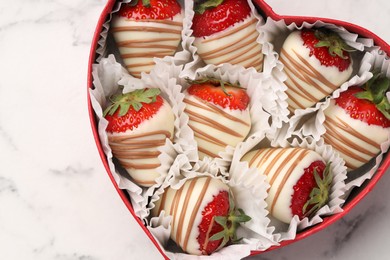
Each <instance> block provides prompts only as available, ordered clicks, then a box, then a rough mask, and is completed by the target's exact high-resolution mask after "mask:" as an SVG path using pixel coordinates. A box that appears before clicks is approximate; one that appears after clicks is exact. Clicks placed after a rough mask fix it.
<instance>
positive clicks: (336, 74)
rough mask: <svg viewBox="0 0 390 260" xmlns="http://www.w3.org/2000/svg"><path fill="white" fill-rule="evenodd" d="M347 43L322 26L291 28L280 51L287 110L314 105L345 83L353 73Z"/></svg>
mask: <svg viewBox="0 0 390 260" xmlns="http://www.w3.org/2000/svg"><path fill="white" fill-rule="evenodd" d="M351 51H353V48H352V47H350V46H348V45H347V44H346V43H345V42H344V40H343V39H342V38H341V37H340V36H339V35H338V34H337V33H336V32H333V31H330V30H327V29H324V28H317V29H302V30H300V31H298V30H297V31H293V32H292V33H290V35H289V36H288V37H287V38H286V40H285V42H284V43H283V46H282V49H281V51H280V61H281V62H282V63H283V64H284V72H285V73H286V75H287V80H286V81H285V84H286V86H287V91H286V94H287V96H288V99H287V102H288V104H289V107H288V108H289V110H290V112H291V113H294V112H295V110H296V109H305V108H308V107H311V106H313V105H314V104H316V103H317V102H319V101H320V100H321V99H323V98H324V97H326V96H328V95H329V94H331V93H332V92H333V91H334V90H335V89H337V88H339V87H340V86H341V84H342V83H344V82H346V81H347V80H348V78H349V77H350V76H351V74H352V58H351V56H350V54H349V52H351Z"/></svg>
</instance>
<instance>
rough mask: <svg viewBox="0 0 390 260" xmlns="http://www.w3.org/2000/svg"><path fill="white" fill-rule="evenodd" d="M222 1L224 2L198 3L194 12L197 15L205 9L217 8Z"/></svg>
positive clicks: (208, 1) (220, 0) (215, 0)
mask: <svg viewBox="0 0 390 260" xmlns="http://www.w3.org/2000/svg"><path fill="white" fill-rule="evenodd" d="M223 1H224V0H206V1H200V2H199V3H197V4H195V6H194V11H195V12H196V13H198V14H203V13H204V12H205V11H206V10H207V9H211V8H214V7H217V6H218V5H220V4H222V3H223Z"/></svg>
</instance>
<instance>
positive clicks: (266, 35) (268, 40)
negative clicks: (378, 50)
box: [260, 17, 373, 122]
mask: <svg viewBox="0 0 390 260" xmlns="http://www.w3.org/2000/svg"><path fill="white" fill-rule="evenodd" d="M313 27H316V28H318V27H324V28H328V29H330V30H332V31H335V32H337V33H338V34H339V35H340V36H341V38H343V39H344V40H345V41H346V43H347V44H348V45H350V46H351V47H353V48H355V49H356V50H358V51H356V52H352V53H351V55H352V59H353V60H354V64H353V73H352V77H351V80H357V79H356V77H357V78H358V77H360V76H364V74H365V73H366V72H364V71H359V69H358V66H359V62H358V61H359V60H360V59H361V58H362V56H363V51H365V50H366V49H367V48H369V47H372V46H373V40H372V39H365V38H359V37H358V35H357V34H354V33H350V32H348V31H347V30H346V29H345V28H343V27H340V26H336V25H334V24H329V23H324V22H321V21H317V22H315V23H314V24H311V23H307V22H304V23H303V24H302V25H301V26H298V25H296V24H295V23H291V24H289V25H287V24H286V23H285V21H284V20H279V21H274V20H273V19H271V18H269V17H268V18H267V21H266V23H265V24H264V25H263V26H262V27H261V28H260V30H261V35H260V43H261V44H263V53H264V54H265V59H264V69H263V71H264V73H265V74H266V75H268V74H270V75H272V76H273V77H274V78H275V79H276V80H277V81H278V82H279V84H281V85H284V81H285V80H286V79H287V76H286V74H285V72H284V71H283V70H284V65H283V63H282V62H281V61H280V60H279V52H280V50H281V47H282V45H283V42H284V40H285V39H286V38H287V36H288V35H289V33H290V32H292V31H294V30H301V29H303V28H313ZM360 73H363V74H362V75H361V74H360ZM347 87H348V85H347V84H342V85H341V86H340V87H339V88H338V89H336V90H335V91H334V92H333V93H331V94H330V96H334V95H337V94H338V93H340V91H344V90H346V89H347ZM284 89H287V87H286V86H285V85H284ZM322 102H323V101H319V102H318V103H317V104H316V105H315V106H313V107H310V108H306V109H297V110H295V113H294V115H292V118H291V121H290V122H294V121H296V120H300V119H301V118H302V117H304V116H305V115H307V114H310V113H312V112H314V111H317V110H318V109H319V107H320V105H321V104H322Z"/></svg>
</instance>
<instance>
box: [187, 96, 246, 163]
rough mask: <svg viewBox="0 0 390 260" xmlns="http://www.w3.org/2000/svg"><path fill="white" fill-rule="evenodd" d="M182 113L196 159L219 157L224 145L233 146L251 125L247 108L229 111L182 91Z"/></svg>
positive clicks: (241, 139)
mask: <svg viewBox="0 0 390 260" xmlns="http://www.w3.org/2000/svg"><path fill="white" fill-rule="evenodd" d="M185 95H186V98H185V100H184V103H185V104H186V108H185V112H186V113H187V114H188V116H189V122H188V125H189V126H190V127H191V129H192V130H193V131H194V135H195V140H196V142H197V144H198V151H199V158H200V159H203V158H204V157H205V156H210V157H213V158H215V157H218V153H219V152H221V151H223V150H225V148H226V146H228V145H231V146H233V147H235V146H236V145H237V144H238V143H239V142H241V141H243V140H244V139H245V138H246V136H247V135H248V133H249V131H250V128H251V119H250V114H249V108H247V109H245V110H232V109H229V108H222V107H220V106H217V105H214V104H212V103H209V102H206V101H203V100H201V99H200V98H197V97H195V96H193V95H190V94H188V92H187V91H186V92H185Z"/></svg>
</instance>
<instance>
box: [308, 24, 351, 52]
mask: <svg viewBox="0 0 390 260" xmlns="http://www.w3.org/2000/svg"><path fill="white" fill-rule="evenodd" d="M314 34H315V36H316V38H317V39H318V40H319V42H318V43H317V44H316V45H315V47H317V48H319V47H327V48H328V51H329V54H330V55H331V56H333V57H335V56H339V57H340V58H342V59H347V57H346V56H345V55H344V51H346V52H353V51H356V50H355V49H354V48H352V47H351V46H349V45H348V44H346V43H345V41H344V40H343V39H342V38H341V37H340V35H338V34H337V33H335V32H333V31H330V30H327V29H323V28H321V29H317V30H315V32H314Z"/></svg>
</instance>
